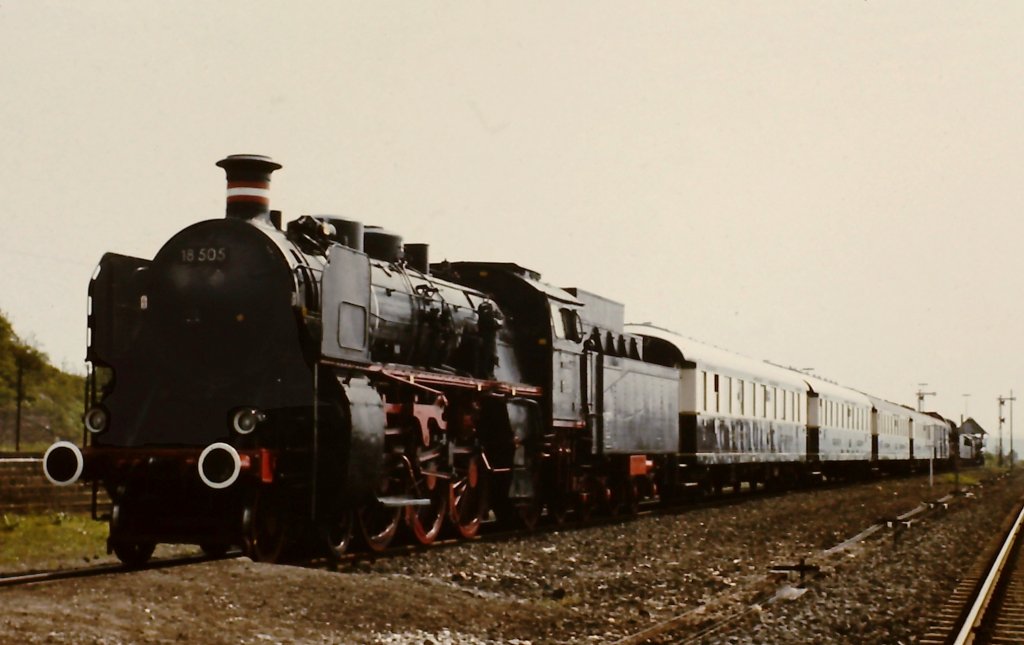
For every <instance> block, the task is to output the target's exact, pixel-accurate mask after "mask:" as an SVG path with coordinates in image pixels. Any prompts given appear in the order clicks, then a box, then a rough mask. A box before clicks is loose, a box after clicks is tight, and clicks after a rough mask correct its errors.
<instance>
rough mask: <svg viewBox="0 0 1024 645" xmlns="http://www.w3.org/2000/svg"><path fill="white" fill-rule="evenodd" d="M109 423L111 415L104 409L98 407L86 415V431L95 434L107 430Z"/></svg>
mask: <svg viewBox="0 0 1024 645" xmlns="http://www.w3.org/2000/svg"><path fill="white" fill-rule="evenodd" d="M109 423H110V414H109V413H108V412H107V411H106V410H105V409H104V408H101V407H99V406H97V407H95V408H91V409H90V410H89V411H88V412H86V413H85V429H86V430H88V431H89V432H91V433H93V434H99V433H101V432H103V431H104V430H106V429H107V425H108V424H109Z"/></svg>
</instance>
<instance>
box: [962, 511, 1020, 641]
mask: <svg viewBox="0 0 1024 645" xmlns="http://www.w3.org/2000/svg"><path fill="white" fill-rule="evenodd" d="M1022 523H1024V506H1022V507H1021V510H1020V512H1019V513H1018V514H1017V519H1016V521H1014V523H1013V526H1012V527H1011V528H1010V530H1009V531H1008V534H1007V536H1006V539H1005V540H1004V541H1003V546H1002V548H1001V549H999V553H998V554H997V555H996V557H995V559H994V560H993V562H992V566H991V567H990V568H989V571H988V575H987V576H986V577H985V582H984V583H982V585H981V587H980V588H979V589H978V593H977V598H976V599H975V601H974V604H973V605H972V606H971V610H970V611H969V612H968V613H967V617H966V618H965V619H964V622H963V626H962V627H961V629H960V632H959V633H958V634H957V635H956V638H955V639H954V641H953V642H954V643H955V644H956V645H964V644H965V643H970V642H973V640H974V637H975V635H976V634H975V631H976V630H977V629H978V628H979V627H980V626H981V623H982V620H983V618H984V617H985V613H986V612H987V611H988V609H989V606H990V605H991V602H992V598H993V593H994V591H995V589H996V586H997V585H998V584H999V582H1000V579H1001V578H1002V574H1003V570H1004V568H1005V566H1006V564H1007V561H1008V560H1009V555H1010V551H1011V550H1012V549H1013V547H1014V544H1015V543H1016V542H1017V538H1018V537H1019V536H1020V530H1021V524H1022Z"/></svg>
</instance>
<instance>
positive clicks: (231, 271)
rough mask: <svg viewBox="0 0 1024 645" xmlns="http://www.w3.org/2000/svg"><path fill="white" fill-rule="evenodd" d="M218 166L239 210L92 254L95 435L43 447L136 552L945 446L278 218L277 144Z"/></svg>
mask: <svg viewBox="0 0 1024 645" xmlns="http://www.w3.org/2000/svg"><path fill="white" fill-rule="evenodd" d="M217 165H218V166H220V167H221V168H223V169H224V171H225V173H226V176H227V208H226V217H225V218H223V219H214V220H208V221H202V222H199V223H197V224H194V225H192V226H189V227H187V228H185V229H184V230H182V231H181V232H179V233H177V234H176V235H174V236H173V237H172V238H171V239H170V240H169V241H168V242H167V243H166V244H165V245H164V246H163V247H162V248H161V249H160V250H159V252H158V253H157V254H156V256H155V257H154V258H153V259H152V260H145V259H141V258H135V257H128V256H124V255H117V254H113V253H108V254H106V255H104V256H103V258H102V260H101V261H100V263H99V266H98V268H97V270H96V272H95V274H94V275H93V277H92V280H91V282H90V285H89V314H88V331H89V340H88V350H87V361H88V362H89V364H90V371H89V377H88V392H87V399H88V401H87V411H86V413H85V415H84V426H85V430H84V433H83V434H84V439H83V442H82V443H83V446H84V447H83V448H79V447H78V446H77V445H75V444H74V443H71V442H67V441H61V442H57V443H55V444H54V445H53V446H51V447H50V448H49V449H48V450H47V451H46V454H45V456H44V463H43V467H44V472H45V474H46V476H47V478H49V479H50V481H51V482H53V483H54V484H57V485H70V484H73V483H75V482H79V481H85V482H91V484H92V487H93V491H94V500H96V499H98V493H99V491H100V490H101V489H102V490H103V491H105V492H106V494H107V495H109V498H110V500H111V512H110V514H109V523H110V532H109V541H108V546H109V549H110V550H111V551H113V552H114V553H115V554H116V555H117V556H118V557H119V558H120V559H121V560H122V561H124V562H125V563H128V564H133V565H135V564H141V563H143V562H145V561H146V560H148V559H149V557H150V556H151V555H152V553H153V549H154V546H155V545H156V544H157V543H189V544H198V545H200V546H201V547H202V548H203V550H204V551H206V552H208V553H211V554H216V553H222V552H224V551H226V550H227V549H228V548H229V547H231V546H233V545H238V546H240V547H242V549H243V550H244V552H245V553H247V554H248V555H249V556H251V557H252V558H254V559H258V560H264V561H275V560H278V559H279V558H281V557H282V555H283V554H284V553H285V552H286V551H287V549H288V548H289V547H291V546H302V547H308V546H311V545H314V546H315V545H320V546H322V547H324V548H326V549H327V550H328V553H331V554H340V553H342V552H344V551H345V550H346V549H347V548H348V547H349V546H350V544H351V543H352V541H353V540H356V539H357V540H358V541H359V542H361V543H362V545H363V546H364V547H365V548H368V549H371V550H377V551H379V550H383V549H385V548H386V547H387V546H388V545H389V544H390V543H391V541H392V540H393V539H394V538H395V536H396V534H399V533H400V532H405V533H406V534H407V536H408V537H409V538H411V539H413V540H415V541H417V542H419V543H422V544H429V543H431V542H433V541H434V540H436V539H437V538H438V536H439V535H441V533H442V531H445V530H449V531H452V532H454V533H455V534H456V535H460V536H463V537H472V536H473V535H475V534H476V533H477V532H478V530H479V527H480V525H481V522H482V521H484V520H485V519H486V518H489V517H490V516H491V513H493V514H494V516H495V517H496V518H497V520H499V521H502V522H508V523H517V524H520V525H525V526H532V525H534V524H535V523H536V522H537V521H538V520H539V518H540V517H541V516H542V515H543V514H546V515H547V516H549V517H551V518H552V519H553V520H554V521H561V520H563V519H564V518H565V517H566V516H567V515H568V514H573V515H574V516H576V517H586V516H588V515H590V514H591V513H593V512H595V511H598V512H619V511H627V512H628V511H635V510H636V508H637V505H638V504H639V503H640V502H641V501H642V500H644V499H660V500H671V499H674V498H676V497H677V496H680V495H683V494H686V493H687V491H692V490H698V491H713V490H716V489H720V488H722V487H723V486H726V485H733V486H739V484H740V482H749V483H750V484H753V485H754V486H756V485H758V484H765V483H769V484H771V483H785V482H789V481H794V480H796V479H798V478H804V477H813V476H819V475H830V476H840V475H846V474H849V473H852V472H858V471H863V470H867V469H878V468H886V469H894V470H895V469H904V468H909V467H914V466H919V465H921V464H922V463H924V462H925V461H927V460H932V461H936V460H937V461H938V462H940V463H943V462H948V461H950V460H951V459H952V458H953V456H954V455H955V454H956V452H957V448H958V444H957V443H952V444H951V443H950V442H951V441H953V442H955V441H956V439H955V432H954V429H955V427H954V425H953V424H952V423H950V422H948V421H946V420H944V419H942V418H941V417H939V416H937V415H926V414H922V413H918V412H914V411H912V410H909V409H907V408H903V407H902V406H896V405H895V404H890V403H887V402H884V401H882V400H880V399H877V398H873V397H868V396H867V395H864V394H861V393H859V392H855V391H853V390H850V389H847V388H843V387H840V386H838V385H835V384H832V383H828V382H826V381H822V380H820V379H816V378H812V377H810V376H807V375H805V374H801V373H798V372H795V371H793V370H789V369H785V368H782V367H776V366H773V365H770V364H767V363H762V362H758V361H753V360H749V359H744V358H742V357H738V356H735V355H733V354H730V353H728V352H725V351H723V350H719V349H717V348H714V347H710V346H707V345H703V344H700V343H697V342H695V341H692V340H689V339H686V338H684V337H682V336H679V335H676V334H673V333H671V332H668V331H666V330H662V329H659V328H657V327H654V326H651V325H636V326H627V325H625V319H624V310H623V306H622V305H621V304H619V303H616V302H613V301H611V300H609V299H606V298H603V297H601V296H598V295H596V294H593V293H590V292H587V291H584V290H582V289H576V288H570V289H562V288H558V287H555V286H552V285H550V284H548V283H546V282H544V281H542V279H541V276H540V274H539V273H537V272H535V271H532V270H530V269H527V268H524V267H521V266H518V265H516V264H510V263H493V262H454V263H449V262H443V263H440V264H430V262H429V258H428V247H427V246H426V245H424V244H403V241H402V238H401V237H400V236H399V235H396V234H394V233H391V232H388V231H386V230H384V229H381V228H379V227H374V226H365V227H364V226H363V224H362V223H360V222H357V221H353V220H350V219H346V218H341V217H336V216H330V215H304V216H301V217H299V218H298V219H295V220H294V221H292V222H290V223H289V224H288V225H287V226H283V225H282V219H281V213H280V212H279V211H273V210H271V209H270V201H269V188H270V177H271V174H272V173H273V172H274V171H275V170H278V169H280V168H281V166H280V165H279V164H277V163H275V162H273V161H272V160H271V159H269V158H267V157H264V156H258V155H232V156H229V157H227V158H225V159H222V160H221V161H219V162H218V163H217ZM96 509H97V505H96V504H94V516H96V515H97V512H96Z"/></svg>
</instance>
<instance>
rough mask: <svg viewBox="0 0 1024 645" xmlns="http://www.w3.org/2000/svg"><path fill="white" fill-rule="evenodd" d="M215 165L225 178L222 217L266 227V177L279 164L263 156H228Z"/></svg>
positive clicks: (268, 184)
mask: <svg viewBox="0 0 1024 645" xmlns="http://www.w3.org/2000/svg"><path fill="white" fill-rule="evenodd" d="M217 165H218V166H220V167H221V168H223V169H224V173H225V174H226V175H227V181H228V194H227V211H226V213H225V215H226V217H229V218H233V219H242V220H253V219H260V220H263V221H265V222H266V223H267V224H270V223H271V222H270V174H271V173H273V172H274V171H275V170H278V169H280V168H281V164H279V163H275V162H274V161H273V160H272V159H271V158H270V157H265V156H263V155H230V156H228V157H225V158H224V159H221V160H220V161H218V162H217Z"/></svg>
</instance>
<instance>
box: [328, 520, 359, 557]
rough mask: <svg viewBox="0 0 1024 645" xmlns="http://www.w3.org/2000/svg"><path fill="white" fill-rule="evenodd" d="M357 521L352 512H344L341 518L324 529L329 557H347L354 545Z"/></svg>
mask: <svg viewBox="0 0 1024 645" xmlns="http://www.w3.org/2000/svg"><path fill="white" fill-rule="evenodd" d="M354 524H355V520H354V517H353V513H352V511H350V510H346V511H344V512H342V514H341V516H340V517H339V518H338V519H337V520H335V521H334V522H331V523H330V524H328V525H327V526H325V527H324V528H323V534H324V545H325V546H326V547H327V556H328V557H330V558H333V559H338V558H340V557H341V556H343V555H345V552H346V551H348V548H349V547H350V546H351V545H352V536H353V535H354V528H355V527H354Z"/></svg>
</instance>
